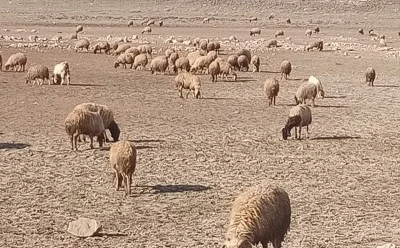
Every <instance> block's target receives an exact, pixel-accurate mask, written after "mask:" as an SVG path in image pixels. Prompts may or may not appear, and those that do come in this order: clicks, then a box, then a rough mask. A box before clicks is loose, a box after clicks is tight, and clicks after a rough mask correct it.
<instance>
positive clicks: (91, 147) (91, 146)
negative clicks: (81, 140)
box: [89, 136, 94, 149]
mask: <svg viewBox="0 0 400 248" xmlns="http://www.w3.org/2000/svg"><path fill="white" fill-rule="evenodd" d="M89 138H90V149H93V148H94V147H93V136H89Z"/></svg>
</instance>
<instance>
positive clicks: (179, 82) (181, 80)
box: [175, 72, 201, 99]
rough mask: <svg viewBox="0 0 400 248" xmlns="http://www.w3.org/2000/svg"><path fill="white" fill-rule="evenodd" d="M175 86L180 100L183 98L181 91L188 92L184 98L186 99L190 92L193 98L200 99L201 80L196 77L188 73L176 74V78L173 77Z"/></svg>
mask: <svg viewBox="0 0 400 248" xmlns="http://www.w3.org/2000/svg"><path fill="white" fill-rule="evenodd" d="M175 86H176V87H177V88H178V91H179V97H180V98H183V95H182V90H183V89H187V90H188V92H187V94H186V98H188V96H189V93H190V92H192V93H193V97H194V98H196V99H197V98H201V93H200V88H201V80H200V78H199V77H198V76H196V75H193V74H191V73H189V72H182V73H180V74H178V76H176V77H175Z"/></svg>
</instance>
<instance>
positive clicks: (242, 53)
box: [236, 49, 251, 61]
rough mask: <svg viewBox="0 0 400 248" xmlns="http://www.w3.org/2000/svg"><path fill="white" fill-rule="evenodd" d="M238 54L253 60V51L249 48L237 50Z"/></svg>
mask: <svg viewBox="0 0 400 248" xmlns="http://www.w3.org/2000/svg"><path fill="white" fill-rule="evenodd" d="M236 55H237V56H240V55H245V56H246V57H247V59H248V60H249V61H250V60H251V53H250V51H249V50H247V49H240V50H239V51H237V52H236Z"/></svg>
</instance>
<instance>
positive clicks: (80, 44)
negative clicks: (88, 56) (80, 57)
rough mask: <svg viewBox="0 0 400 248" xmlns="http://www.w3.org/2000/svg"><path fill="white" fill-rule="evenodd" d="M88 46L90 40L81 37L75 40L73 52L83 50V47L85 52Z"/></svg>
mask: <svg viewBox="0 0 400 248" xmlns="http://www.w3.org/2000/svg"><path fill="white" fill-rule="evenodd" d="M89 46H90V41H89V40H88V39H86V38H82V39H80V40H78V41H77V42H76V44H75V52H78V50H83V49H86V50H87V52H89Z"/></svg>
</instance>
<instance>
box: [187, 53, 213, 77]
mask: <svg viewBox="0 0 400 248" xmlns="http://www.w3.org/2000/svg"><path fill="white" fill-rule="evenodd" d="M216 58H217V53H216V52H215V51H210V52H209V53H208V54H207V55H206V56H200V57H198V58H197V59H196V61H195V62H194V64H193V66H192V67H191V68H190V71H191V72H197V71H199V70H203V69H205V73H208V67H209V65H210V64H211V62H213V61H214V60H215V59H216Z"/></svg>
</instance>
